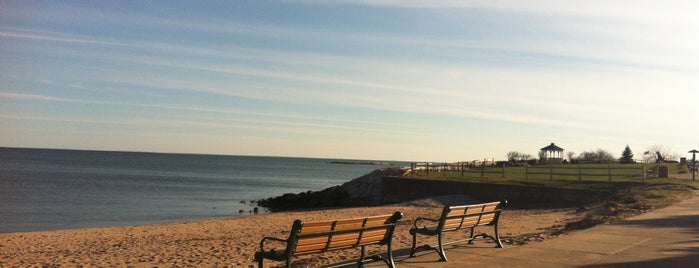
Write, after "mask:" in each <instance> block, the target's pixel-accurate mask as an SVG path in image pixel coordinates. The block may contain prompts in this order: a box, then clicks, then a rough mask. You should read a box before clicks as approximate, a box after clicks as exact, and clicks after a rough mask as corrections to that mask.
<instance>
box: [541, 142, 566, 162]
mask: <svg viewBox="0 0 699 268" xmlns="http://www.w3.org/2000/svg"><path fill="white" fill-rule="evenodd" d="M539 156H540V159H539V162H540V163H542V164H560V163H563V148H561V147H558V146H556V144H553V142H552V143H551V144H550V145H549V146H546V147H544V148H541V152H540V153H539Z"/></svg>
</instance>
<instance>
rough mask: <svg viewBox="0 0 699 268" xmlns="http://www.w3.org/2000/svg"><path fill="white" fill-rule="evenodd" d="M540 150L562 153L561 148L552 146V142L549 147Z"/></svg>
mask: <svg viewBox="0 0 699 268" xmlns="http://www.w3.org/2000/svg"><path fill="white" fill-rule="evenodd" d="M541 150H542V151H549V152H551V151H554V152H562V151H563V148H561V147H558V146H556V145H555V144H553V142H552V143H551V145H549V146H546V147H544V148H541Z"/></svg>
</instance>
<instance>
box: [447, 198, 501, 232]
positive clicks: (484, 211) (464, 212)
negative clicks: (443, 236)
mask: <svg viewBox="0 0 699 268" xmlns="http://www.w3.org/2000/svg"><path fill="white" fill-rule="evenodd" d="M501 203H502V202H499V201H498V202H490V203H483V204H476V205H466V206H445V207H444V210H443V211H442V216H441V217H440V223H439V226H438V228H439V229H441V230H442V231H450V230H457V229H462V228H472V227H476V226H481V225H492V224H495V223H497V221H498V217H500V211H501V209H500V208H501Z"/></svg>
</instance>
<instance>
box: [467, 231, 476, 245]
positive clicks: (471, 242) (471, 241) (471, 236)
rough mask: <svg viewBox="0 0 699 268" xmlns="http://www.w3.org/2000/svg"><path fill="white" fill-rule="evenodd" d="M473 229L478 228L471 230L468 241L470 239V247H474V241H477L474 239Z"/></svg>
mask: <svg viewBox="0 0 699 268" xmlns="http://www.w3.org/2000/svg"><path fill="white" fill-rule="evenodd" d="M473 229H476V228H471V235H470V236H469V237H468V239H469V241H468V244H469V245H473V240H475V238H474V237H473Z"/></svg>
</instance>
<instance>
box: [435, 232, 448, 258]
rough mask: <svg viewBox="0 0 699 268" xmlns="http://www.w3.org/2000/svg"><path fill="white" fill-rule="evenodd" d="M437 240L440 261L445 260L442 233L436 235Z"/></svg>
mask: <svg viewBox="0 0 699 268" xmlns="http://www.w3.org/2000/svg"><path fill="white" fill-rule="evenodd" d="M437 242H438V243H439V249H438V250H437V253H439V258H440V261H447V255H445V254H444V247H443V246H442V233H439V235H438V236H437Z"/></svg>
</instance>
